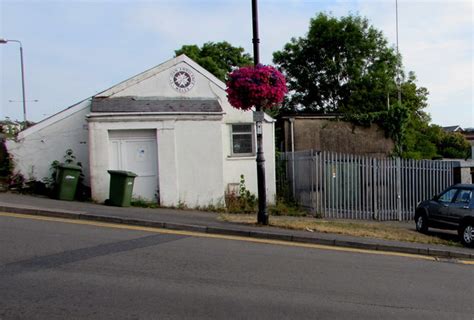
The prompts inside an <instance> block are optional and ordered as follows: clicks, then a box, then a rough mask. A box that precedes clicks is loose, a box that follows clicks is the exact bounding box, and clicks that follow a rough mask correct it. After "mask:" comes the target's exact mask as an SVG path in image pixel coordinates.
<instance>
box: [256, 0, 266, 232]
mask: <svg viewBox="0 0 474 320" xmlns="http://www.w3.org/2000/svg"><path fill="white" fill-rule="evenodd" d="M252 29H253V39H252V42H253V62H254V65H255V66H257V65H258V64H259V63H260V53H259V46H258V44H259V42H260V39H259V38H258V8H257V0H252ZM255 111H256V123H255V124H256V131H257V159H256V160H257V187H258V214H257V221H258V223H259V224H263V225H268V212H267V190H266V183H265V157H264V155H263V125H262V124H263V111H262V107H261V106H260V105H256V106H255Z"/></svg>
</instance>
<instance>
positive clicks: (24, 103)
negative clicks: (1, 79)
mask: <svg viewBox="0 0 474 320" xmlns="http://www.w3.org/2000/svg"><path fill="white" fill-rule="evenodd" d="M7 42H16V43H19V44H20V63H21V90H22V94H23V100H22V101H23V121H24V123H25V124H24V126H25V127H26V126H27V122H26V97H25V70H24V67H23V46H22V44H21V41H20V40H12V39H1V38H0V44H6V43H7Z"/></svg>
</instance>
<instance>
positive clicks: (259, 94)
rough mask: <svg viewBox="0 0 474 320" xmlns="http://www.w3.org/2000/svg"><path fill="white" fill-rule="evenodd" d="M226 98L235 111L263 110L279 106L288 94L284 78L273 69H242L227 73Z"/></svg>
mask: <svg viewBox="0 0 474 320" xmlns="http://www.w3.org/2000/svg"><path fill="white" fill-rule="evenodd" d="M226 92H227V98H228V100H229V103H230V104H231V105H232V106H233V107H234V108H236V109H241V110H249V109H251V108H252V107H254V106H257V105H259V106H261V107H262V108H263V109H266V108H271V107H274V106H276V105H278V104H280V103H281V102H282V101H283V98H284V97H285V94H286V93H287V92H288V89H287V87H286V81H285V77H284V76H283V75H282V74H281V73H280V72H279V71H278V70H277V69H275V68H274V67H272V66H264V65H261V64H259V65H257V66H256V67H242V68H239V69H236V70H234V71H232V72H231V73H229V79H228V80H227V89H226Z"/></svg>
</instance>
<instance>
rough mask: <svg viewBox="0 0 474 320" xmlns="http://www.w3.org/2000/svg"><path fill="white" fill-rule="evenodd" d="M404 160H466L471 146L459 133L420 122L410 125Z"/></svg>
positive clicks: (405, 142)
mask: <svg viewBox="0 0 474 320" xmlns="http://www.w3.org/2000/svg"><path fill="white" fill-rule="evenodd" d="M404 146H405V150H404V152H403V154H402V156H403V157H404V158H411V159H439V158H447V159H466V158H468V157H469V156H470V149H471V147H470V144H469V142H468V141H467V139H466V138H465V137H464V136H463V135H462V134H460V133H458V132H445V131H444V130H443V128H441V127H440V126H437V125H428V124H427V123H426V122H423V121H418V122H414V123H410V127H408V129H407V134H406V135H405V140H404Z"/></svg>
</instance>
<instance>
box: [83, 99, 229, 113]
mask: <svg viewBox="0 0 474 320" xmlns="http://www.w3.org/2000/svg"><path fill="white" fill-rule="evenodd" d="M91 112H113V113H115V112H127V113H128V112H140V113H141V112H160V113H162V112H171V113H176V112H178V113H179V112H186V113H189V112H192V113H214V112H222V107H221V105H220V104H219V101H217V99H167V98H137V97H120V98H94V99H92V105H91Z"/></svg>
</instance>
